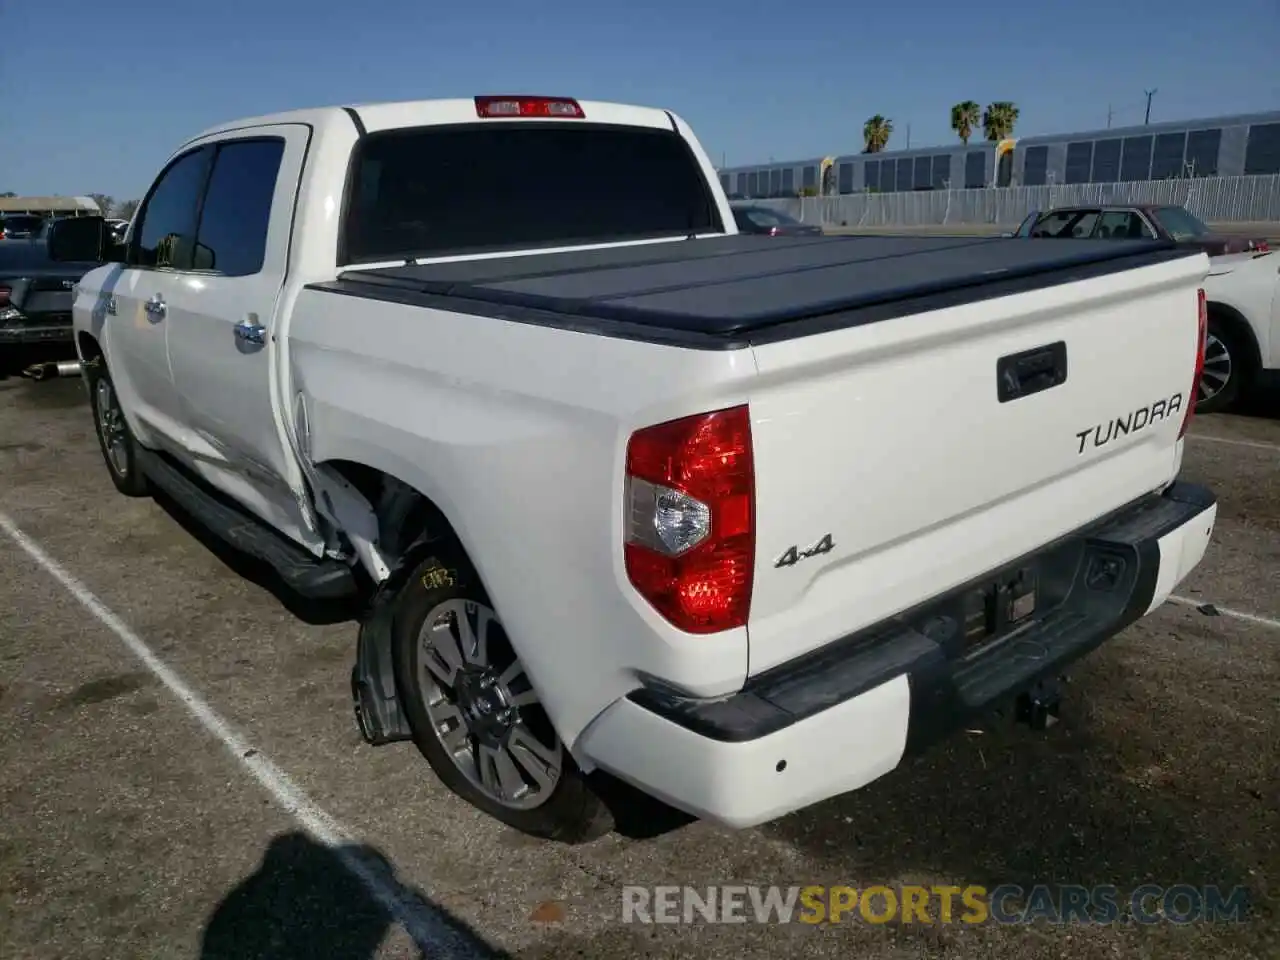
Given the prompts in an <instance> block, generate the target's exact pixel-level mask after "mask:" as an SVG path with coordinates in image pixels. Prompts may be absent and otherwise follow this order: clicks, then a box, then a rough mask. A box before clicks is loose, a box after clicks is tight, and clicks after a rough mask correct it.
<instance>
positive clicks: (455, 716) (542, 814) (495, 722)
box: [391, 541, 613, 843]
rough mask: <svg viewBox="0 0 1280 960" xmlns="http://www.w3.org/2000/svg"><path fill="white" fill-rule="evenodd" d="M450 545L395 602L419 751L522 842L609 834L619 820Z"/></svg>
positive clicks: (399, 655) (407, 707)
mask: <svg viewBox="0 0 1280 960" xmlns="http://www.w3.org/2000/svg"><path fill="white" fill-rule="evenodd" d="M444 543H445V544H447V545H445V546H442V547H440V548H439V549H438V550H437V552H436V555H435V556H430V557H428V558H427V559H425V560H423V561H422V562H421V563H419V564H418V565H417V566H416V568H415V569H414V570H413V572H412V574H410V576H409V577H408V579H407V581H406V583H405V585H404V586H403V587H402V588H401V593H400V595H399V596H398V597H396V598H395V610H394V616H393V623H392V635H391V643H392V657H393V662H394V664H395V673H396V685H397V692H398V693H399V696H400V700H401V704H402V707H403V709H404V713H405V716H406V718H407V719H408V721H409V727H410V730H411V731H412V734H413V741H414V743H415V744H416V745H417V747H418V750H419V751H420V752H421V753H422V755H423V757H425V758H426V760H427V763H429V764H430V765H431V769H432V770H433V771H434V772H435V774H436V776H437V777H439V778H440V781H441V782H442V783H443V784H444V785H445V786H446V787H448V788H449V789H450V790H452V791H453V792H454V793H455V794H457V795H458V796H460V797H461V798H462V799H464V800H466V801H467V802H468V803H470V804H472V805H473V806H475V807H477V808H478V809H480V810H482V811H483V812H485V813H487V814H489V815H490V816H492V817H494V818H495V819H497V820H500V821H502V822H503V823H505V824H507V825H508V826H510V827H514V828H515V829H516V830H519V831H521V832H522V833H526V834H529V835H531V836H535V837H540V838H543V839H547V840H557V841H560V842H563V843H583V842H586V841H588V840H593V839H595V838H597V837H599V836H602V835H603V834H605V833H608V832H609V831H610V830H612V829H613V820H612V817H611V816H610V814H609V812H608V810H607V808H606V807H605V805H604V804H603V803H602V802H601V800H600V798H599V797H598V796H597V795H596V793H595V792H594V791H593V790H592V789H591V787H590V786H589V784H588V783H587V779H586V777H585V775H584V774H583V773H582V771H581V770H579V769H578V766H577V764H575V763H574V762H573V758H572V757H571V756H570V755H569V752H568V750H566V749H565V747H564V745H563V743H561V741H560V738H559V737H558V736H557V734H556V733H555V731H554V729H553V727H552V725H551V722H550V720H549V719H548V717H547V714H546V711H545V710H544V709H543V708H542V705H541V703H540V702H538V700H537V694H536V692H535V691H534V690H533V687H532V685H531V684H530V683H529V681H528V678H527V677H526V676H525V674H524V673H523V670H522V669H521V668H520V667H519V663H518V660H517V659H516V657H515V652H514V650H512V648H511V645H510V643H509V641H507V639H506V634H505V631H503V630H502V629H501V622H500V621H499V620H498V618H497V615H496V613H494V611H493V608H492V607H491V606H490V603H489V598H488V596H487V594H486V593H485V591H484V587H483V585H482V584H481V583H480V578H479V577H478V576H477V575H476V572H475V569H474V568H473V567H472V565H471V563H470V562H469V561H468V559H467V557H466V554H465V553H464V552H463V550H462V549H461V547H460V546H458V545H457V544H456V543H455V542H452V541H444ZM459 624H462V625H463V626H464V628H465V630H463V631H460V630H459ZM429 625H434V627H433V628H432V634H433V636H434V640H432V639H431V637H428V636H427V635H426V634H427V630H428V627H429ZM466 631H469V632H470V633H469V635H470V636H472V637H475V638H477V640H479V641H480V644H479V645H480V646H481V647H483V649H481V650H478V652H476V651H473V653H474V655H473V656H471V657H465V656H463V655H461V649H460V644H456V643H455V640H456V638H457V637H458V636H459V634H460V633H462V635H464V636H466V635H467V633H466ZM436 650H444V651H446V652H447V653H448V656H447V657H446V656H441V655H438V654H436V653H435V652H434V651H436ZM450 675H451V678H452V686H450V685H449V683H448V682H446V679H445V678H446V676H450ZM486 684H488V685H487V686H486ZM513 715H514V719H513ZM446 727H447V728H448V729H447V730H446V729H445V728H446ZM535 747H536V749H535ZM539 758H541V759H539ZM548 759H551V760H552V761H553V765H555V766H556V767H557V769H556V772H555V774H554V777H553V775H552V774H551V773H550V772H549V771H550V769H551V765H548V764H547V763H546V762H545V761H547V760H548ZM499 767H500V768H501V769H502V771H503V773H504V774H505V775H506V776H505V778H500V777H499V776H498V768H499ZM513 774H514V779H513V777H512V775H513ZM513 787H514V789H512V788H513ZM503 788H506V789H505V790H504V789H503ZM521 790H523V791H524V793H523V794H522V793H521Z"/></svg>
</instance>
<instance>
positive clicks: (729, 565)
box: [623, 406, 756, 633]
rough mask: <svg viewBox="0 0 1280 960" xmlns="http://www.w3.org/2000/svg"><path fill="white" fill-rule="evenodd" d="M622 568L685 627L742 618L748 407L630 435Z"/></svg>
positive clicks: (748, 502) (751, 495)
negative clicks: (623, 561) (624, 557)
mask: <svg viewBox="0 0 1280 960" xmlns="http://www.w3.org/2000/svg"><path fill="white" fill-rule="evenodd" d="M625 504H626V510H627V516H626V533H625V537H626V540H625V543H624V546H623V550H624V552H625V555H626V566H627V577H628V578H629V579H630V580H631V583H632V585H633V586H634V587H635V588H636V590H638V591H639V592H640V595H641V596H642V597H644V598H645V599H646V600H647V601H649V603H651V604H652V605H653V607H654V609H656V610H657V611H658V612H659V613H660V614H662V616H663V617H665V618H666V619H667V620H668V621H670V622H671V623H672V624H673V625H675V626H676V627H678V628H680V629H681V630H684V631H686V632H688V633H716V632H718V631H721V630H730V629H733V628H734V627H741V626H745V625H746V622H747V615H748V613H749V612H750V609H751V585H752V580H753V579H754V576H755V555H756V534H755V512H756V511H755V464H754V461H753V457H752V451H751V417H750V414H749V412H748V409H747V407H746V406H740V407H732V408H730V409H728V410H717V411H715V412H713V413H705V414H700V415H698V416H694V417H685V418H684V419H682V420H672V421H670V422H668V423H662V424H658V425H657V426H654V427H648V428H646V429H644V430H639V431H637V432H636V433H634V434H632V436H631V441H630V442H629V443H628V444H627V476H626V491H625Z"/></svg>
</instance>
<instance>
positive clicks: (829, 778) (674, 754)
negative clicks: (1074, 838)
mask: <svg viewBox="0 0 1280 960" xmlns="http://www.w3.org/2000/svg"><path fill="white" fill-rule="evenodd" d="M1216 517H1217V503H1216V498H1215V497H1214V495H1213V493H1212V492H1211V491H1209V490H1207V489H1204V488H1203V487H1198V486H1194V485H1191V484H1185V483H1177V484H1174V485H1173V486H1172V487H1170V488H1169V489H1167V490H1166V491H1165V492H1164V493H1163V494H1161V495H1158V496H1151V497H1147V498H1144V499H1143V500H1141V501H1139V502H1138V503H1135V504H1131V505H1130V506H1128V507H1126V508H1124V509H1123V510H1121V511H1119V512H1118V513H1116V514H1114V515H1112V516H1110V517H1108V518H1106V519H1104V520H1102V521H1100V522H1098V523H1095V524H1092V525H1090V526H1089V527H1087V528H1084V529H1082V530H1079V531H1077V532H1076V533H1074V534H1072V535H1070V536H1068V537H1066V538H1064V539H1062V540H1060V541H1058V542H1056V543H1053V544H1050V545H1049V546H1047V547H1045V548H1044V549H1043V550H1040V551H1038V552H1037V553H1036V554H1034V555H1032V556H1029V557H1024V558H1021V559H1020V560H1018V561H1017V562H1015V563H1013V564H1010V565H1008V566H1007V567H1005V568H1002V569H1001V570H999V571H994V572H993V573H992V574H991V575H989V576H986V577H983V578H981V579H980V580H977V581H974V582H973V583H970V584H966V585H964V586H963V587H961V588H959V589H957V590H954V591H950V592H948V593H946V594H944V595H942V596H939V597H937V598H935V599H933V600H931V601H928V602H927V603H925V604H923V605H921V606H920V607H917V608H915V609H914V610H910V611H907V612H906V613H904V614H902V615H900V616H898V617H894V618H893V619H892V620H890V621H887V622H885V623H881V624H877V625H876V626H875V627H872V628H870V629H868V630H863V631H859V632H858V633H857V634H855V635H853V636H849V637H844V638H841V639H840V640H837V641H835V642H834V643H831V644H829V645H827V646H825V647H822V648H821V649H819V650H816V651H814V652H812V653H810V654H806V655H805V656H803V657H800V658H797V659H796V660H793V661H790V662H788V663H785V664H782V665H780V666H779V667H776V668H774V669H772V670H769V671H767V672H766V673H762V674H759V675H757V676H755V677H752V678H751V679H750V680H748V682H747V684H746V686H745V687H744V688H743V690H742V691H741V692H739V693H737V694H734V695H733V696H731V697H728V698H722V699H719V700H695V699H689V698H683V697H680V696H677V695H675V694H673V693H671V692H669V691H665V690H662V689H658V688H656V687H646V688H643V689H641V690H638V691H635V692H633V693H632V694H630V695H629V696H627V697H625V698H623V699H621V700H618V701H616V702H615V703H613V704H612V705H611V706H610V707H609V708H608V709H607V710H605V711H604V712H603V713H602V714H601V715H600V716H599V717H597V718H596V720H595V721H594V722H593V723H592V724H591V725H590V726H589V727H588V728H587V730H586V731H585V732H584V733H583V735H582V737H581V738H580V740H579V741H578V744H577V750H576V751H575V752H577V753H579V754H580V755H581V756H582V757H583V758H584V759H585V760H587V761H589V762H590V763H591V764H594V765H596V766H598V767H600V768H601V769H604V770H607V771H609V772H611V773H613V774H614V775H616V776H618V777H620V778H622V779H624V780H626V781H628V782H630V783H632V784H634V785H635V786H637V787H639V788H640V789H642V790H644V791H645V792H647V793H650V794H652V795H653V796H656V797H658V798H659V799H662V800H664V801H666V802H667V803H670V804H671V805H673V806H676V807H679V808H681V809H683V810H686V811H688V812H690V813H693V814H696V815H698V816H700V817H703V818H706V819H709V820H714V821H719V822H721V823H724V824H727V825H729V826H733V827H748V826H753V825H755V824H758V823H763V822H765V821H767V820H772V819H774V818H775V817H778V816H781V815H783V814H785V813H789V812H791V811H793V810H797V809H800V808H802V807H805V806H808V805H810V804H812V803H816V802H818V801H820V800H823V799H826V798H827V797H831V796H835V795H837V794H840V793H846V792H848V791H850V790H855V789H857V788H859V787H861V786H864V785H865V784H867V783H870V782H871V781H872V780H875V779H876V778H878V777H880V776H883V775H884V774H886V773H888V772H889V771H890V770H892V769H894V768H895V767H896V766H897V765H898V764H899V763H900V762H901V760H902V759H903V757H904V756H906V755H908V754H910V753H913V752H917V751H919V750H922V749H924V748H925V747H927V746H928V745H929V744H931V743H933V742H935V741H936V740H938V739H939V738H941V737H943V736H945V735H947V734H948V733H950V732H952V731H954V730H955V729H957V728H958V727H960V726H961V725H963V724H965V723H966V721H969V720H971V719H973V717H975V716H976V715H979V714H981V713H983V712H985V711H987V710H989V709H990V708H992V707H994V706H998V705H1000V704H1001V703H1003V702H1004V701H1006V700H1008V699H1011V698H1013V697H1015V696H1016V695H1017V694H1018V693H1019V692H1021V691H1023V690H1025V689H1027V688H1028V687H1030V686H1031V685H1032V684H1034V683H1036V682H1037V681H1038V680H1041V679H1044V678H1046V677H1052V676H1056V675H1057V674H1058V673H1060V672H1061V671H1062V670H1063V668H1064V667H1065V666H1066V665H1067V664H1069V663H1071V662H1072V661H1074V660H1077V659H1078V658H1080V657H1082V656H1084V655H1085V654H1087V653H1089V652H1090V651H1091V650H1093V649H1094V648H1096V647H1097V646H1099V645H1100V644H1101V643H1103V642H1104V641H1105V640H1107V639H1108V638H1110V637H1112V636H1114V635H1115V634H1116V633H1118V632H1119V631H1121V630H1123V629H1124V628H1125V627H1127V626H1128V625H1129V624H1131V623H1133V622H1134V621H1135V620H1137V619H1139V618H1141V617H1143V616H1145V615H1146V614H1147V613H1149V612H1151V611H1152V610H1154V609H1155V608H1156V607H1158V606H1159V605H1160V604H1162V603H1164V602H1165V600H1167V599H1168V597H1169V595H1170V593H1172V592H1173V590H1174V589H1175V588H1176V587H1177V585H1178V584H1179V583H1180V582H1181V581H1182V580H1183V579H1184V578H1185V577H1186V576H1187V574H1188V573H1190V572H1191V570H1192V569H1194V568H1195V566H1196V565H1197V564H1198V563H1199V562H1200V560H1201V558H1202V557H1203V556H1204V552H1205V548H1206V547H1207V545H1208V543H1209V539H1210V536H1211V534H1212V531H1213V524H1214V521H1215V519H1216ZM1028 583H1030V584H1032V585H1033V591H1034V593H1033V595H1034V600H1035V606H1034V609H1032V610H1031V612H1025V613H1022V614H1021V615H1020V616H1011V615H1010V614H1011V612H1013V613H1015V614H1016V613H1017V611H1018V610H1019V609H1020V610H1024V611H1025V610H1027V609H1028V608H1027V607H1026V606H1025V603H1026V602H1027V601H1026V597H1027V593H1026V592H1025V591H1026V585H1027V584H1028ZM1010 584H1013V586H1010ZM1019 584H1021V586H1018V585H1019ZM976 597H982V598H985V599H984V600H983V601H981V602H979V601H978V600H975V598H976ZM1019 598H1021V599H1019ZM979 607H981V609H982V610H983V613H982V614H981V615H978V614H975V613H974V612H973V611H974V610H975V609H977V608H979ZM975 617H977V618H978V619H977V620H975ZM983 617H986V618H991V617H994V618H995V623H996V628H995V630H994V632H993V633H988V634H987V635H985V636H980V637H975V636H974V635H973V634H972V633H967V631H970V630H973V629H978V628H975V627H974V624H975V623H976V622H978V621H979V620H982V618H983ZM983 622H985V623H988V624H989V623H991V620H990V619H986V620H983Z"/></svg>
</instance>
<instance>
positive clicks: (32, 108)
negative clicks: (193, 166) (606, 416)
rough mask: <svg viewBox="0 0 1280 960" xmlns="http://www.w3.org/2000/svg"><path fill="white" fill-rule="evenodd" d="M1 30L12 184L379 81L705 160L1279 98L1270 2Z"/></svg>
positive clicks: (329, 18)
mask: <svg viewBox="0 0 1280 960" xmlns="http://www.w3.org/2000/svg"><path fill="white" fill-rule="evenodd" d="M996 11H1000V12H996ZM1139 11H1142V12H1139ZM0 31H3V36H4V49H5V51H6V55H5V56H4V57H3V59H2V60H0V144H3V145H4V148H3V150H2V151H0V191H3V190H14V191H16V192H18V193H21V194H84V193H90V192H101V193H107V194H111V195H112V196H114V197H116V198H117V199H126V198H130V197H136V196H138V195H139V194H141V193H142V192H143V191H144V190H145V189H146V187H147V185H148V184H149V183H150V180H151V178H152V176H153V175H154V173H155V172H156V170H157V168H158V167H159V165H160V164H161V163H163V161H164V159H165V157H166V156H167V155H168V154H169V152H170V151H171V150H173V149H174V148H175V147H176V146H177V145H178V144H179V143H180V142H181V141H182V140H183V139H185V138H186V137H189V136H191V135H192V134H194V133H197V132H199V131H200V130H201V129H203V128H205V127H207V126H209V125H211V124H214V123H217V122H219V121H222V120H228V119H234V118H236V117H241V116H248V115H253V114H259V113H268V112H272V111H275V110H284V109H290V108H294V107H303V106H320V105H325V104H334V103H352V102H360V101H371V100H399V99H415V98H422V97H442V96H471V95H473V94H477V93H513V92H514V93H547V94H565V95H569V96H581V97H583V98H589V99H605V100H621V101H626V102H636V103H642V104H650V105H655V106H662V107H667V108H669V109H672V110H675V111H676V112H678V113H680V114H682V115H683V116H684V117H685V118H686V119H687V120H688V121H689V122H690V123H691V124H692V125H693V127H694V129H695V130H696V131H697V133H698V135H699V137H700V138H701V140H702V142H703V145H704V146H705V147H706V149H707V151H708V153H709V154H710V155H711V157H712V159H713V161H714V162H715V163H716V164H717V165H718V164H719V163H720V162H721V159H722V157H724V158H727V160H728V162H729V163H730V164H731V165H732V164H742V163H751V162H761V161H766V160H768V159H769V158H770V157H773V158H775V159H778V160H786V159H803V158H806V157H812V156H819V155H824V154H829V153H846V152H852V151H855V150H858V149H860V148H861V135H860V131H861V126H862V121H863V120H865V119H866V118H867V117H868V116H870V115H871V114H873V113H882V114H884V115H885V116H887V117H890V118H892V119H893V121H894V124H895V127H896V130H895V133H894V136H893V140H892V141H891V143H890V147H891V148H892V147H902V146H905V145H906V131H907V126H908V124H909V125H910V127H911V143H912V145H914V146H926V145H934V144H940V143H947V142H951V141H952V140H953V139H954V137H953V134H952V133H951V131H950V130H949V129H948V110H949V108H950V106H951V104H952V103H955V102H956V101H958V100H962V99H973V100H977V101H978V102H979V103H984V104H985V103H987V102H988V101H991V100H999V99H1005V100H1013V101H1014V102H1016V103H1017V104H1018V106H1019V107H1020V108H1021V111H1022V116H1021V120H1020V122H1019V124H1018V127H1017V131H1016V132H1017V133H1019V134H1022V135H1031V134H1036V133H1057V132H1070V131H1072V130H1078V129H1092V128H1096V127H1101V126H1104V125H1105V123H1106V115H1107V105H1108V103H1109V102H1110V103H1111V104H1113V105H1114V107H1115V110H1116V119H1115V123H1116V124H1117V125H1120V124H1123V123H1126V122H1129V123H1132V122H1141V120H1142V110H1143V105H1144V102H1145V101H1144V97H1143V89H1144V88H1150V87H1158V88H1159V92H1158V93H1157V94H1156V96H1155V100H1154V103H1153V108H1152V119H1153V120H1156V119H1160V120H1167V119H1182V118H1190V117H1197V116H1212V115H1214V114H1221V113H1232V112H1244V111H1249V110H1266V109H1275V108H1280V6H1278V5H1277V0H1231V2H1228V3H1222V4H1218V5H1214V4H1206V3H1205V2H1204V0H1106V2H1103V0H1076V2H1074V3H1051V4H1034V3H1026V2H1023V0H1018V2H1006V3H1000V4H994V3H982V2H978V3H964V2H959V3H957V2H954V0H911V2H891V3H866V4H864V3H858V2H852V0H844V2H835V0H809V2H807V3H805V2H801V3H769V2H765V0H735V2H726V0H648V2H645V3H613V4H610V3H608V2H607V0H606V2H599V0H592V2H588V0H563V2H554V0H543V2H537V0H533V2H530V0H523V2H513V0H472V2H456V0H443V2H441V0H436V2H431V0H417V2H408V0H361V2H351V0H347V2H341V3H339V2H336V0H308V2H302V0H217V2H210V3H189V4H188V3H184V2H181V0H167V2H163V3H161V2H154V0H115V2H93V0H38V2H36V0H30V2H23V0H11V2H8V3H3V4H2V5H0ZM18 51H22V52H21V53H18Z"/></svg>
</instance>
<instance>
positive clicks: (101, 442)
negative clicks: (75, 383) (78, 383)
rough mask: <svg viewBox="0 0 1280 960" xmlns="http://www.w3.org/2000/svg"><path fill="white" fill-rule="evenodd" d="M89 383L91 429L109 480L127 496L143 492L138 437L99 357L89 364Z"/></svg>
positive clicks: (144, 478) (143, 480)
mask: <svg viewBox="0 0 1280 960" xmlns="http://www.w3.org/2000/svg"><path fill="white" fill-rule="evenodd" d="M88 383H89V403H90V405H91V406H92V408H93V426H94V432H95V433H97V435H98V446H99V447H100V448H101V449H102V458H103V460H105V461H106V464H107V471H108V472H109V473H110V474H111V482H112V483H114V484H115V487H116V489H117V490H119V491H120V492H121V493H123V494H124V495H125V496H127V497H144V496H146V495H147V478H146V475H145V474H143V473H142V471H141V470H139V469H138V441H137V440H136V439H135V438H134V436H133V431H131V430H130V429H129V424H128V422H127V421H126V420H125V418H124V410H123V409H121V407H120V397H119V395H118V394H117V393H116V388H115V384H114V383H113V382H112V380H111V374H110V373H109V372H108V371H107V367H106V364H105V362H104V360H103V358H102V357H99V358H98V359H97V360H96V361H95V362H94V363H92V364H91V365H90V366H89V368H88Z"/></svg>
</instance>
